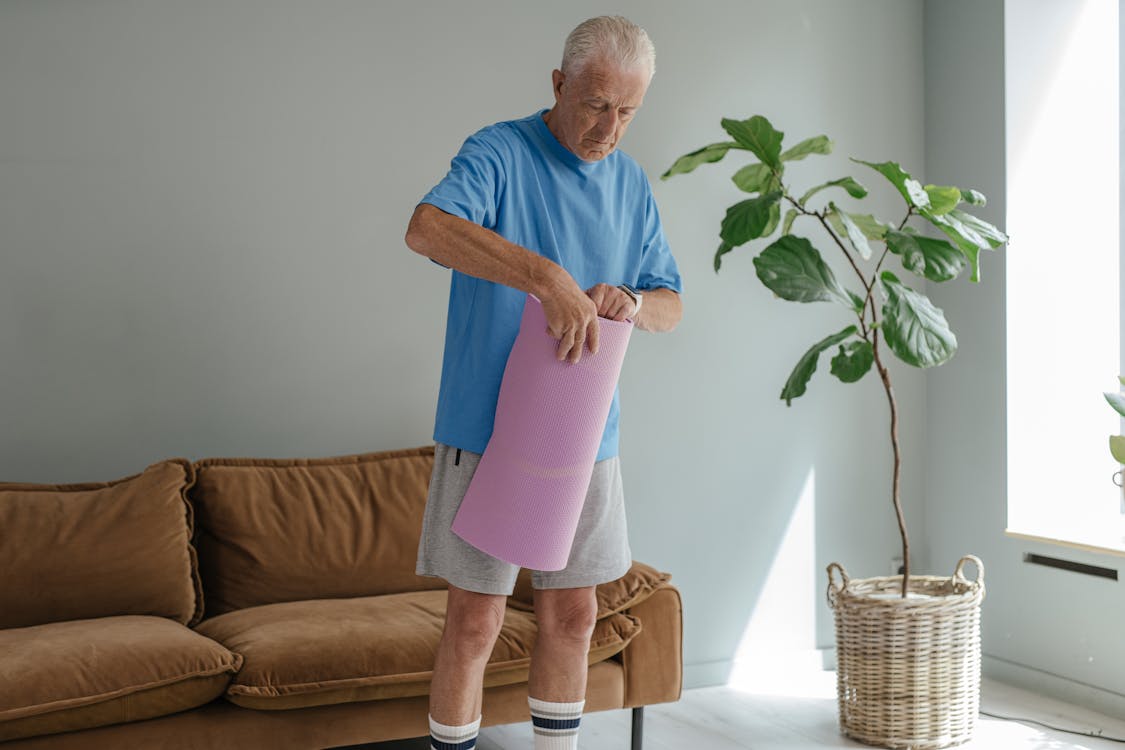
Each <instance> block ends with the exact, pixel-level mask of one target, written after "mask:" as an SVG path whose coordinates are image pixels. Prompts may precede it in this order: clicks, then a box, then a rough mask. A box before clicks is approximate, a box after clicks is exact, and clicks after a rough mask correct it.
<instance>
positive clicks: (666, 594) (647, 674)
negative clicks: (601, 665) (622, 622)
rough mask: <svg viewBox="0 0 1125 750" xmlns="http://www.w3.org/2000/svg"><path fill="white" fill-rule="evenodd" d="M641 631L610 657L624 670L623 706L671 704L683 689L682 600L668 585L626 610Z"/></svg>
mask: <svg viewBox="0 0 1125 750" xmlns="http://www.w3.org/2000/svg"><path fill="white" fill-rule="evenodd" d="M625 614H628V615H631V616H632V617H636V618H637V619H638V620H640V621H641V632H640V633H638V634H637V636H636V637H635V638H633V640H632V641H630V642H629V645H628V646H626V647H625V650H624V651H622V652H621V653H619V654H617V655H616V656H614V657H613V658H615V659H617V660H618V661H620V662H621V664H622V666H623V667H624V671H625V706H624V707H625V708H635V707H637V706H647V705H649V704H652V703H670V702H672V701H677V700H679V699H680V695H681V693H682V692H683V681H684V679H683V678H684V656H683V601H682V600H681V599H680V592H679V589H677V588H676V587H675V586H672V585H671V584H667V583H665V584H663V585H662V586H660V587H659V588H658V589H657V590H656V591H654V592H653V593H652V594H651V595H650V596H648V597H647V598H645V599H644V600H643V601H640V602H638V603H637V604H635V605H633V606H632V607H630V608H629V609H627V610H626V611H625Z"/></svg>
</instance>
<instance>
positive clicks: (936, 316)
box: [880, 271, 957, 367]
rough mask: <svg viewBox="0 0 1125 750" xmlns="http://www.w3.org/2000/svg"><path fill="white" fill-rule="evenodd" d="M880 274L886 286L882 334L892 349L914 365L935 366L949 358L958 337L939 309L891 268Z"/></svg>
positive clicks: (953, 351) (902, 358)
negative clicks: (904, 281) (901, 280)
mask: <svg viewBox="0 0 1125 750" xmlns="http://www.w3.org/2000/svg"><path fill="white" fill-rule="evenodd" d="M880 278H881V279H882V281H883V287H884V288H885V289H886V290H887V302H886V304H884V305H883V335H884V336H885V337H886V340H887V346H889V347H890V348H891V351H893V352H894V353H895V354H896V355H897V356H898V358H899V359H901V360H902V361H903V362H905V363H907V364H908V365H913V366H914V367H935V366H937V365H940V364H942V363H943V362H946V361H948V360H949V358H950V357H952V356H953V355H954V353H955V352H956V351H957V337H956V336H954V335H953V331H951V330H949V324H948V323H947V322H946V321H945V314H944V313H942V311H941V309H940V308H937V307H934V305H933V303H932V302H930V300H929V298H927V297H926V295H924V294H922V293H921V292H917V291H915V290H913V289H911V288H910V287H908V286H905V285H903V284H902V283H901V282H900V281H899V280H898V278H897V277H896V276H895V275H894V274H893V273H891V272H890V271H883V273H882V276H881V277H880Z"/></svg>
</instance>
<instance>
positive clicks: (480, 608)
mask: <svg viewBox="0 0 1125 750" xmlns="http://www.w3.org/2000/svg"><path fill="white" fill-rule="evenodd" d="M506 601H507V597H506V596H502V595H495V594H478V593H476V592H474V591H466V590H465V589H461V588H457V587H456V586H454V585H452V584H450V586H449V603H448V605H447V606H446V610H445V628H444V630H443V631H442V635H441V643H440V644H439V645H438V651H437V655H436V657H435V658H434V677H433V682H432V683H431V685H430V716H432V717H433V718H434V721H437V722H440V723H442V724H449V725H451V726H461V725H464V724H469V723H470V722H473V721H476V720H477V717H479V716H480V715H481V702H482V697H483V692H484V688H483V682H484V668H485V665H486V664H488V657H489V656H491V654H492V647H493V645H494V644H495V643H496V637H497V636H498V635H499V634H500V628H501V626H502V625H503V624H504V608H505V606H506Z"/></svg>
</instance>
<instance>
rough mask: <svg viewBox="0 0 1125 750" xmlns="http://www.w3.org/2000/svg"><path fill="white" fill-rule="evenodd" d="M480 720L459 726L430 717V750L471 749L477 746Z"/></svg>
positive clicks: (479, 718) (478, 718)
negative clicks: (442, 722)
mask: <svg viewBox="0 0 1125 750" xmlns="http://www.w3.org/2000/svg"><path fill="white" fill-rule="evenodd" d="M480 720H481V717H480V716H478V717H477V720H476V721H474V722H472V723H471V724H462V725H461V726H459V727H454V726H450V725H449V724H441V723H439V722H436V721H434V717H433V716H431V717H430V750H473V748H475V747H476V746H477V734H478V733H479V732H480Z"/></svg>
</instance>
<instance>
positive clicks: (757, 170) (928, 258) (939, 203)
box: [661, 115, 1008, 597]
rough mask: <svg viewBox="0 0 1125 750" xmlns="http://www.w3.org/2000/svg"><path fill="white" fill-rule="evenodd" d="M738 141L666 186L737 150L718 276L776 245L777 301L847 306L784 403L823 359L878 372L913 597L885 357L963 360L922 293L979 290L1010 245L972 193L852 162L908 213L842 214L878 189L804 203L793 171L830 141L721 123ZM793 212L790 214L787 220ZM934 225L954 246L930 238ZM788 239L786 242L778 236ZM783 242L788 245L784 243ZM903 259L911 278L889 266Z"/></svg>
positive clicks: (842, 190)
mask: <svg viewBox="0 0 1125 750" xmlns="http://www.w3.org/2000/svg"><path fill="white" fill-rule="evenodd" d="M721 124H722V127H723V130H725V131H726V133H727V135H729V136H730V138H731V139H732V140H728V141H720V142H718V143H712V144H710V145H708V146H704V147H702V148H699V149H696V150H695V151H692V152H691V153H689V154H686V155H684V156H681V157H680V158H679V159H677V160H676V161H675V163H674V164H672V166H671V167H670V168H669V169H668V171H667V172H665V173H664V174H663V175H662V176H661V179H665V180H666V179H668V178H669V177H672V176H674V175H678V174H687V173H689V172H692V171H693V170H695V169H696V168H697V167H699V166H700V165H703V164H709V163H714V162H717V161H720V160H722V159H723V158H724V157H726V156H727V154H728V153H730V152H742V154H744V155H746V156H749V157H752V158H753V159H754V160H752V161H751V162H750V163H749V164H746V165H744V166H742V167H740V168H739V169H738V171H737V172H735V173H734V175H733V177H732V180H733V182H734V184H735V186H736V187H737V188H738V189H739V190H741V191H742V192H743V193H746V194H747V196H748V197H746V198H744V199H742V200H740V201H738V202H737V203H735V204H734V205H732V206H730V208H728V209H727V211H726V216H724V218H723V220H722V224H721V226H720V228H719V238H720V240H721V242H720V243H719V247H718V249H717V250H716V251H715V271H716V272H718V271H719V269H720V268H721V267H722V263H723V258H724V256H726V255H727V254H728V253H730V252H732V251H733V250H735V249H736V248H739V247H742V246H744V245H746V244H747V243H749V242H750V241H752V240H763V239H770V240H771V241H770V242H769V244H768V245H766V247H765V248H763V249H762V250H761V252H759V253H758V255H757V257H755V258H754V270H755V272H756V273H757V276H758V278H759V279H760V280H761V282H762V283H763V284H764V285H765V286H766V288H768V289H769V290H770V291H771V292H773V293H774V294H775V295H777V296H778V297H780V298H782V299H784V300H789V301H792V302H828V303H832V304H836V305H839V306H840V307H842V308H843V310H842V311H841V312H842V313H843V317H844V318H846V319H849V324H848V325H846V326H845V327H843V328H841V329H840V330H839V331H837V332H835V333H829V334H828V335H826V336H825V337H824V338H822V339H821V340H820V341H817V342H816V343H814V344H813V345H812V346H811V347H810V348H809V350H808V351H807V352H805V354H804V355H803V356H802V357H801V358H800V360H798V362H797V364H796V366H795V367H794V368H793V371H792V372H791V373H790V374H789V378H788V379H787V380H786V381H785V385H784V386H783V387H782V389H781V398H783V399H784V400H785V403H786V405H787V406H791V405H792V403H793V399H795V398H799V397H800V396H802V395H803V394H804V393H805V391H806V390H807V388H808V384H809V381H810V380H811V379H812V376H813V374H814V373H815V372H816V369H817V365H818V362H819V360H820V356H821V355H822V354H825V353H832V358H831V363H830V368H829V372H830V373H831V374H832V375H835V376H836V377H837V378H839V379H840V380H841V381H843V382H845V383H854V382H857V381H859V380H861V379H862V378H863V377H864V376H865V375H866V374H867V373H868V372H869V371H871V370H872V369H874V370H875V372H876V373H877V374H878V376H879V379H880V381H881V382H882V385H883V389H884V390H885V391H886V394H887V401H888V403H889V404H890V418H891V419H890V421H891V426H890V427H891V429H890V431H891V448H892V450H893V453H894V469H893V476H892V481H891V488H892V490H891V498H892V501H893V504H894V510H895V516H896V518H897V520H898V528H899V532H900V534H901V536H902V559H903V576H902V595H903V597H905V596H906V593H907V584H908V581H909V578H910V539H909V536H908V534H907V531H906V520H905V517H904V516H903V511H902V500H901V496H900V491H899V478H900V475H901V471H902V455H901V452H900V450H899V438H898V404H897V402H896V400H895V392H894V387H893V385H892V383H891V376H890V372H889V370H888V369H887V366H886V362H885V358H886V352H885V350H884V348H883V344H884V343H885V344H886V349H889V350H890V351H891V353H893V354H894V356H896V357H898V358H899V359H900V360H902V361H903V362H905V363H906V364H908V365H912V366H914V367H936V366H938V365H940V364H942V363H944V362H947V361H949V359H950V358H951V357H952V356H953V355H954V354H955V353H956V351H957V337H956V336H954V334H953V331H952V330H951V329H950V327H949V322H948V321H947V320H946V319H945V314H944V313H943V312H942V311H941V309H940V308H938V307H937V306H935V305H934V304H933V302H931V301H930V299H929V298H928V297H927V296H926V294H925V292H924V291H922V289H923V288H924V284H925V282H926V281H931V282H935V283H944V282H947V281H951V280H953V279H955V278H957V277H958V276H960V275H961V274H962V272H964V271H965V269H969V278H970V280H971V281H973V282H979V281H980V252H981V251H982V250H994V249H995V248H997V247H999V246H1000V245H1002V244H1004V243H1005V242H1007V240H1008V237H1007V235H1005V234H1004V232H1002V231H1000V230H999V229H997V228H996V227H994V226H993V225H991V224H989V223H988V222H986V221H984V220H982V219H980V218H977V217H976V216H973V215H972V214H970V213H968V211H967V210H965V209H964V208H963V206H983V205H985V197H984V195H982V194H981V193H980V192H978V191H976V190H973V189H966V188H960V187H954V186H948V185H923V184H922V183H921V182H920V181H919V180H917V179H915V178H914V177H913V176H911V175H910V173H909V172H907V171H906V170H905V169H903V168H902V166H901V165H899V164H898V163H897V162H893V161H883V162H874V161H863V160H860V159H852V160H851V161H852V162H853V163H854V164H856V165H858V166H859V167H862V168H863V171H864V172H865V173H868V174H869V173H870V172H871V171H874V172H876V173H878V174H879V175H881V178H882V179H885V180H886V181H888V182H889V183H890V184H891V185H892V186H893V187H894V189H895V190H896V191H897V192H898V194H899V195H900V196H902V200H903V203H904V204H905V206H904V210H903V213H902V215H901V218H899V220H898V221H897V222H886V221H882V220H880V219H878V218H876V217H875V216H874V215H872V214H870V213H863V212H861V211H858V210H853V209H852V208H851V207H850V206H844V205H841V204H840V203H839V202H838V201H841V200H844V199H851V200H857V201H858V200H863V199H864V198H866V197H867V195H868V191H867V188H866V187H864V185H863V184H862V183H861V182H860V181H859V180H857V179H856V178H855V177H854V176H851V175H845V176H842V177H838V178H836V179H833V180H829V181H828V182H824V183H822V184H819V185H814V186H812V187H809V188H807V189H806V190H805V191H804V192H802V193H801V194H800V196H799V197H797V194H796V193H795V192H794V191H793V190H792V189H791V187H790V185H789V183H788V182H787V180H786V174H785V169H786V164H787V163H788V162H792V161H798V160H801V159H804V158H806V157H808V156H812V155H824V154H829V153H831V152H832V147H833V142H832V141H831V140H830V139H829V138H828V137H827V136H824V135H818V136H814V137H812V138H806V139H805V140H803V141H800V142H798V143H797V144H796V145H793V146H791V147H789V148H784V133H782V132H781V131H780V130H777V129H776V128H774V127H773V125H772V124H770V121H769V120H767V119H766V118H765V117H762V116H760V115H755V116H754V117H751V118H749V119H748V120H732V119H729V118H724V119H723V120H722V123H721ZM782 211H784V216H782ZM919 225H920V226H921V227H922V228H925V227H927V226H928V227H932V228H934V229H936V230H937V232H935V234H936V233H940V234H941V235H943V236H944V237H943V238H938V237H933V236H930V235H927V234H923V233H922V232H921V231H920V229H919ZM799 227H800V228H801V229H802V230H804V229H805V228H808V227H812V228H814V229H816V228H819V230H820V231H821V234H822V236H826V237H827V240H828V242H829V245H830V247H831V254H832V256H833V257H834V258H835V259H836V261H837V262H838V263H839V265H840V268H841V269H842V273H843V274H844V280H841V278H839V277H837V274H836V272H835V271H833V270H832V267H831V266H830V265H829V264H828V262H826V261H825V259H824V256H823V255H822V254H821V252H820V250H818V249H817V247H816V246H815V245H814V244H813V242H812V240H810V239H809V238H808V237H805V236H802V235H799V234H797V233H796V230H797V229H798V228H799ZM779 232H780V234H779ZM775 235H778V236H776V237H775ZM892 258H893V259H895V260H896V261H897V264H898V266H900V267H901V271H900V272H899V271H892V270H891V269H889V268H887V266H888V265H889V261H890V260H892Z"/></svg>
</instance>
